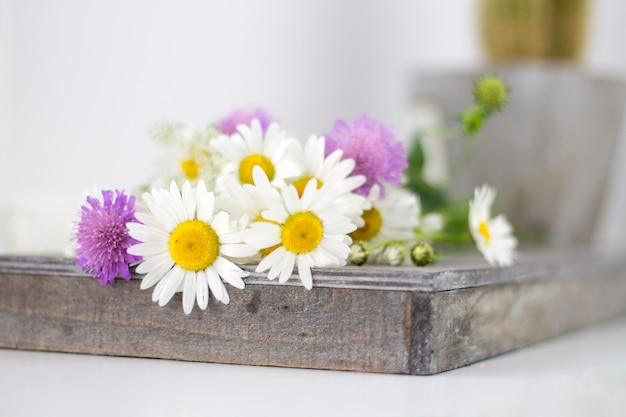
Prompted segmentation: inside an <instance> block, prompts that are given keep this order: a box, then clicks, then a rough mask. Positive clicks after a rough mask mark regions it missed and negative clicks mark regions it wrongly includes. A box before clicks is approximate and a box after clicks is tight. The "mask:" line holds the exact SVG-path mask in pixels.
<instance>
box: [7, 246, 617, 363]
mask: <svg viewBox="0 0 626 417" xmlns="http://www.w3.org/2000/svg"><path fill="white" fill-rule="evenodd" d="M466 265H467V264H466V263H465V262H460V263H459V264H456V265H455V266H447V267H445V266H441V267H437V268H430V269H428V268H426V269H419V270H418V269H415V268H340V269H335V270H332V269H328V270H315V272H314V279H315V280H314V285H315V286H314V288H313V290H311V291H307V290H305V289H304V288H302V287H301V286H300V285H297V281H296V280H294V281H290V284H293V285H276V284H275V283H273V282H270V281H267V280H266V279H264V278H262V276H260V275H255V274H252V275H251V277H249V278H247V280H246V283H247V286H246V288H245V289H244V290H237V289H234V288H229V293H230V296H231V302H230V304H229V305H223V304H221V303H219V302H216V301H215V300H211V301H210V303H209V307H208V308H207V310H206V311H201V310H199V309H198V308H197V307H196V308H195V309H194V311H193V312H192V313H191V314H190V315H189V316H186V315H185V314H184V313H183V310H182V306H181V302H182V301H181V296H180V294H177V295H176V296H175V297H174V299H173V300H172V301H170V303H169V304H168V305H167V306H165V307H158V305H156V304H155V303H153V302H152V300H151V291H150V290H148V291H142V290H140V289H139V284H140V281H139V279H132V280H131V281H129V282H125V281H117V282H116V283H114V284H113V285H108V286H101V285H100V284H99V283H98V282H97V280H95V279H92V278H90V277H88V276H86V275H85V274H83V273H82V272H80V270H78V269H77V268H76V267H75V266H74V265H73V261H72V260H69V259H53V258H15V257H0V347H5V348H13V349H30V350H48V351H60V352H75V353H87V354H100V355H116V356H132V357H150V358H163V359H175V360H186V361H199V362H220V363H233V364H249V365H270V366H284V367H299V368H314V369H337V370H352V371H364V372H381V373H396V374H423V375H427V374H433V373H438V372H442V371H445V370H448V369H453V368H456V367H459V366H464V365H467V364H470V363H473V362H476V361H479V360H482V359H485V358H488V357H491V356H494V355H497V354H500V353H503V352H506V351H509V350H512V349H516V348H519V347H521V346H525V345H527V344H529V343H534V342H537V341H540V340H544V339H546V338H549V337H552V336H555V335H557V334H561V333H563V332H565V331H569V330H572V329H575V328H578V327H581V326H584V325H587V324H590V323H593V322H596V321H598V320H602V319H605V318H608V317H611V316H614V315H617V314H620V313H624V312H626V261H624V260H612V261H602V262H582V263H581V262H579V263H575V264H556V263H552V264H550V263H541V264H538V263H529V264H522V265H519V266H518V267H516V268H510V269H498V268H484V267H481V268H476V267H466ZM247 268H249V267H247ZM533 271H534V273H533ZM333 272H335V274H333ZM359 275H361V279H362V281H360V280H359ZM481 277H482V278H481ZM412 279H413V280H414V281H411V280H412ZM443 281H447V282H445V283H444V282H443Z"/></svg>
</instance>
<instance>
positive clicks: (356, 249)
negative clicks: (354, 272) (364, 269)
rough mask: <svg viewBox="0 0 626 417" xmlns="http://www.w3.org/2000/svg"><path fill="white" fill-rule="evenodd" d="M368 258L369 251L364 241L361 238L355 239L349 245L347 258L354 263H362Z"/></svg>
mask: <svg viewBox="0 0 626 417" xmlns="http://www.w3.org/2000/svg"><path fill="white" fill-rule="evenodd" d="M369 258H370V252H369V251H368V250H367V247H366V246H365V243H363V241H362V240H355V241H354V242H353V243H352V245H350V253H349V254H348V260H349V261H350V263H352V264H354V265H363V264H365V263H367V261H368V260H369Z"/></svg>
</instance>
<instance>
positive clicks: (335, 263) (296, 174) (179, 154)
mask: <svg viewBox="0 0 626 417" xmlns="http://www.w3.org/2000/svg"><path fill="white" fill-rule="evenodd" d="M152 134H153V136H154V138H155V139H157V140H158V141H160V142H161V143H162V144H163V145H165V146H166V147H167V154H168V155H169V159H168V161H166V163H164V164H163V165H162V166H163V171H162V172H160V173H159V174H158V178H157V179H155V181H154V183H153V184H152V185H151V187H149V189H147V190H146V191H145V192H143V193H142V194H141V198H140V199H137V198H136V197H135V196H134V195H127V194H126V193H125V192H124V191H120V190H104V191H102V196H101V198H95V197H91V196H90V197H88V198H87V203H86V204H85V205H83V207H82V208H81V213H80V219H79V220H78V221H77V223H76V227H75V236H74V240H75V254H76V263H77V265H79V266H80V267H81V268H82V269H83V270H85V271H86V272H89V273H90V274H92V275H93V276H94V277H97V278H99V280H100V283H102V284H107V283H112V282H113V281H114V280H115V278H117V277H120V278H124V279H126V280H129V279H130V277H131V270H132V269H134V271H135V272H136V273H137V274H141V275H143V279H142V281H141V288H142V289H148V288H151V287H154V290H153V293H152V299H153V301H155V302H158V303H159V305H161V306H163V305H165V304H167V303H168V302H169V301H170V300H171V299H172V297H173V296H174V295H175V294H176V293H177V292H182V304H183V309H184V311H185V313H186V314H190V313H191V311H192V309H193V307H194V305H195V304H197V305H198V307H199V308H200V309H206V308H207V305H208V300H209V294H212V296H213V297H215V299H217V300H219V301H221V302H223V303H228V302H229V300H230V298H229V294H228V290H227V288H226V286H225V284H224V283H228V284H230V285H231V286H233V287H236V288H239V289H242V288H244V285H245V283H244V280H243V278H244V277H246V276H247V275H248V272H247V271H245V270H243V269H242V268H241V265H243V264H253V265H256V267H255V268H256V272H259V273H266V274H267V278H268V279H271V280H275V279H278V281H279V282H280V283H284V282H286V281H288V280H290V279H292V277H293V276H294V275H295V274H294V272H297V277H298V278H299V280H300V281H301V283H302V285H303V286H304V287H305V288H307V289H311V288H312V286H313V277H314V274H315V268H317V267H339V266H344V265H346V264H348V263H351V264H355V265H362V264H365V263H384V264H389V265H399V264H404V263H410V262H411V261H412V262H413V263H414V264H416V265H420V266H422V265H427V264H429V263H430V262H432V261H433V259H434V258H436V254H435V253H434V252H433V249H432V246H431V245H430V242H428V241H423V240H418V239H417V237H418V236H420V237H423V236H427V235H428V233H432V232H437V230H439V229H441V227H442V224H441V223H442V220H441V218H438V217H437V215H436V214H433V213H431V214H427V215H424V214H423V213H422V212H421V209H420V200H419V196H418V195H416V194H415V193H413V192H410V191H408V190H406V189H405V188H403V187H402V185H403V171H404V170H405V169H406V168H407V165H408V164H407V157H406V155H405V152H404V149H403V146H402V144H401V143H400V142H398V141H396V139H395V136H394V134H393V131H392V130H391V129H390V128H388V127H386V126H384V125H383V124H382V123H380V122H378V121H376V120H374V119H372V118H370V117H368V116H362V117H360V118H358V119H356V120H354V121H353V122H352V123H350V122H347V121H344V120H339V121H337V122H336V123H335V124H334V126H333V128H332V129H331V131H330V132H329V133H328V134H326V135H324V136H311V137H309V138H308V140H306V141H304V142H301V141H299V140H297V139H296V138H293V137H291V136H290V135H289V134H288V133H287V132H286V131H285V130H283V129H282V128H281V127H280V126H279V124H278V123H276V122H274V121H273V120H272V119H271V118H270V117H269V116H268V114H267V113H266V112H264V111H252V112H242V111H239V112H235V113H233V114H232V115H230V116H229V117H227V118H225V119H223V120H221V121H219V122H217V123H215V124H213V125H210V126H189V125H181V124H172V123H159V124H157V126H156V127H155V128H154V130H153V132H152ZM494 198H495V192H494V190H493V189H492V188H490V187H488V186H483V187H480V188H477V189H476V192H475V195H474V198H473V199H472V201H471V202H470V206H469V207H470V209H469V218H468V224H469V232H470V233H471V236H472V237H473V239H474V241H475V243H476V245H477V247H478V249H479V250H480V251H481V252H482V253H483V255H484V256H485V258H486V260H487V261H488V262H490V263H492V264H494V265H501V266H505V265H510V264H511V263H512V262H513V260H514V255H515V247H516V244H517V242H516V240H515V238H514V237H513V235H512V229H511V226H510V225H509V223H508V222H507V221H506V219H505V218H504V217H503V216H498V217H495V218H492V217H491V213H490V208H491V205H492V203H493V201H494ZM420 239H421V238H420Z"/></svg>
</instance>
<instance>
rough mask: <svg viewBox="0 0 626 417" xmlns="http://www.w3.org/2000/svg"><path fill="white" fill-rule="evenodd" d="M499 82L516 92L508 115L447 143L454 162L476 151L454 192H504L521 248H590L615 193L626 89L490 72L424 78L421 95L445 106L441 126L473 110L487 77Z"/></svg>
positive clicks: (537, 68)
mask: <svg viewBox="0 0 626 417" xmlns="http://www.w3.org/2000/svg"><path fill="white" fill-rule="evenodd" d="M484 72H489V73H497V74H498V75H499V76H500V77H501V78H502V79H503V80H504V81H505V82H506V83H507V84H508V85H509V86H510V89H511V91H512V93H511V94H510V96H509V104H508V106H507V107H506V109H505V110H504V111H503V112H502V113H501V114H498V115H496V116H494V117H493V118H492V119H491V120H489V121H488V122H487V123H486V126H485V128H484V129H483V131H482V132H480V133H479V134H478V135H477V137H476V138H465V139H462V140H460V141H454V142H450V143H449V145H450V146H449V151H450V159H451V160H450V161H449V164H450V165H453V164H454V162H455V161H457V160H458V159H459V157H460V156H459V154H460V151H461V148H462V146H463V145H464V144H463V143H462V141H466V142H467V141H469V142H471V143H470V144H469V145H468V144H465V145H466V146H468V147H471V154H470V155H469V157H468V161H461V162H462V163H463V166H462V167H460V169H459V172H457V173H456V174H457V175H456V176H454V177H453V178H452V179H451V183H450V184H449V190H450V194H451V195H452V196H455V197H457V198H459V199H460V198H464V197H465V198H467V197H468V196H471V195H472V192H473V189H474V187H476V186H477V185H481V184H482V183H483V182H485V183H488V184H490V185H492V186H494V187H496V189H497V190H498V198H497V206H498V207H499V210H498V211H502V212H503V213H505V214H506V215H507V217H508V218H509V220H510V221H511V222H512V223H513V225H515V229H516V234H517V235H518V236H519V238H520V241H521V242H523V243H524V244H525V246H529V245H532V244H535V245H537V244H541V245H546V244H550V245H556V246H560V247H571V246H583V245H590V244H591V243H592V241H593V240H594V236H595V234H594V233H595V230H596V228H597V226H598V224H599V222H600V221H601V220H600V217H601V215H602V208H603V205H604V203H605V202H606V201H607V198H608V197H609V194H610V193H611V192H617V191H613V190H609V188H608V177H609V175H610V167H611V166H612V164H613V163H619V161H616V152H615V150H616V149H617V145H618V142H619V140H620V135H622V134H623V132H622V124H623V115H624V111H625V109H626V107H625V105H626V86H625V85H624V84H623V83H622V82H619V81H616V80H610V79H602V78H598V77H594V76H592V75H590V74H587V73H584V72H581V71H578V70H573V69H572V68H571V67H568V66H562V65H555V64H542V63H533V64H515V65H513V64H511V65H508V66H489V67H485V68H484V69H482V70H475V71H468V72H464V73H450V74H442V73H438V74H433V75H421V76H420V77H419V79H418V80H417V81H416V86H417V87H416V96H418V97H420V98H421V99H423V98H424V97H428V98H429V99H430V100H431V101H432V102H436V103H439V105H440V106H441V111H442V112H443V115H444V117H443V118H444V119H446V120H448V121H454V117H455V115H456V113H457V112H458V109H460V108H463V106H465V105H467V103H471V101H472V96H471V91H472V85H473V82H474V80H476V79H477V78H478V77H479V76H480V75H481V74H482V73H484Z"/></svg>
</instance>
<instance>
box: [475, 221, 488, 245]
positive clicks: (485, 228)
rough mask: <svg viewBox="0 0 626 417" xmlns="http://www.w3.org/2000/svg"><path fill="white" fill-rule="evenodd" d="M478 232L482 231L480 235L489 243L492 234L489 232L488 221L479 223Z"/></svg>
mask: <svg viewBox="0 0 626 417" xmlns="http://www.w3.org/2000/svg"><path fill="white" fill-rule="evenodd" d="M478 233H480V235H481V236H482V237H483V238H484V239H485V243H489V238H490V237H491V235H490V233H489V227H488V226H487V223H485V222H480V223H479V224H478Z"/></svg>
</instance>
